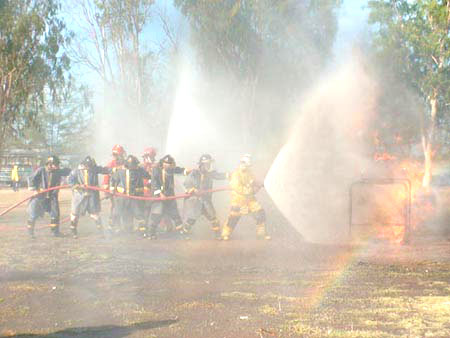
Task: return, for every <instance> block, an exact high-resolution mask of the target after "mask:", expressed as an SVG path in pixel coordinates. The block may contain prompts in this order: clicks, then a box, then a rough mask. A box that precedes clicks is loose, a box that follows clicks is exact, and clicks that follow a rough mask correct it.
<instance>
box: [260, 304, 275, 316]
mask: <svg viewBox="0 0 450 338" xmlns="http://www.w3.org/2000/svg"><path fill="white" fill-rule="evenodd" d="M258 312H259V313H261V314H263V315H266V316H276V315H278V314H279V311H278V309H276V308H274V307H273V306H270V305H263V306H260V307H259V309H258Z"/></svg>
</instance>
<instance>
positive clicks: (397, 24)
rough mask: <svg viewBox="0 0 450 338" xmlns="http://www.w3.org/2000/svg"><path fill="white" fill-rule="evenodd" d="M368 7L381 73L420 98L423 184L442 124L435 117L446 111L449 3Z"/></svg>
mask: <svg viewBox="0 0 450 338" xmlns="http://www.w3.org/2000/svg"><path fill="white" fill-rule="evenodd" d="M369 8H370V11H371V12H370V17H369V21H370V23H371V24H373V25H374V40H373V46H374V49H375V53H376V57H377V58H378V60H379V61H381V64H382V65H383V73H384V74H388V76H390V77H392V76H391V75H389V74H395V78H396V80H400V81H401V82H402V83H403V85H404V86H405V87H407V88H408V90H409V91H412V92H414V93H415V94H417V96H418V97H419V98H420V101H419V104H420V107H419V112H420V113H421V114H420V115H421V116H420V118H421V128H422V136H421V139H422V146H423V151H424V157H425V171H426V175H425V178H424V185H427V184H428V182H429V179H430V175H431V159H432V154H433V152H434V150H435V147H434V146H433V145H434V142H435V135H436V132H437V131H436V128H438V127H442V125H441V126H439V122H444V121H448V119H447V117H446V116H447V115H448V114H449V101H450V48H449V47H450V31H449V29H450V2H449V1H448V0H415V1H407V0H371V1H369ZM388 79H389V77H388ZM389 105H390V102H386V104H385V106H384V109H386V110H387V111H391V112H392V108H393V106H392V105H391V106H389ZM446 127H447V128H448V127H449V126H448V125H447V126H446ZM447 135H448V133H447Z"/></svg>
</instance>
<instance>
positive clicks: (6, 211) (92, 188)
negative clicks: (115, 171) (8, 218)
mask: <svg viewBox="0 0 450 338" xmlns="http://www.w3.org/2000/svg"><path fill="white" fill-rule="evenodd" d="M69 188H72V186H71V185H60V186H57V187H51V188H48V189H45V190H41V191H39V192H37V193H35V194H33V195H31V196H29V197H27V198H25V199H24V200H22V201H20V202H17V203H15V204H14V205H12V206H10V207H9V208H7V209H6V210H3V211H2V212H1V213H0V217H1V216H3V215H6V214H7V213H8V212H10V211H11V210H14V209H15V208H17V207H18V206H19V205H21V204H23V203H25V202H26V201H29V200H30V199H32V198H33V197H36V196H38V195H41V194H45V193H47V192H49V191H53V190H61V189H69ZM80 188H82V189H86V190H96V191H102V192H105V193H108V194H111V195H112V196H120V197H125V198H130V199H134V200H140V201H169V200H176V199H180V198H187V197H191V196H196V195H204V194H209V193H214V192H219V191H226V190H230V188H228V187H223V188H217V189H211V190H204V191H198V192H196V193H195V195H194V194H182V195H176V196H167V197H146V196H131V195H127V194H121V193H119V192H111V191H109V190H107V189H102V188H100V187H94V186H87V185H81V186H80Z"/></svg>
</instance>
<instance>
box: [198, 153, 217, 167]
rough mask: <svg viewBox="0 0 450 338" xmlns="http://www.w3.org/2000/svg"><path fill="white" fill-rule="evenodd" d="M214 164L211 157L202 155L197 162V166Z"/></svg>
mask: <svg viewBox="0 0 450 338" xmlns="http://www.w3.org/2000/svg"><path fill="white" fill-rule="evenodd" d="M211 162H214V160H213V158H212V156H211V155H210V154H203V155H202V156H200V159H199V160H198V164H199V165H200V164H203V163H211Z"/></svg>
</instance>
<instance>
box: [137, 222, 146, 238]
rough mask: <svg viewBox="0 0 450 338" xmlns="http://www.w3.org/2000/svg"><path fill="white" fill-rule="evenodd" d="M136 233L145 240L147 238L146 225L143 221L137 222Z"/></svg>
mask: <svg viewBox="0 0 450 338" xmlns="http://www.w3.org/2000/svg"><path fill="white" fill-rule="evenodd" d="M138 232H139V234H140V235H141V236H142V237H143V238H147V237H148V229H147V224H145V222H144V221H139V222H138Z"/></svg>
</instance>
